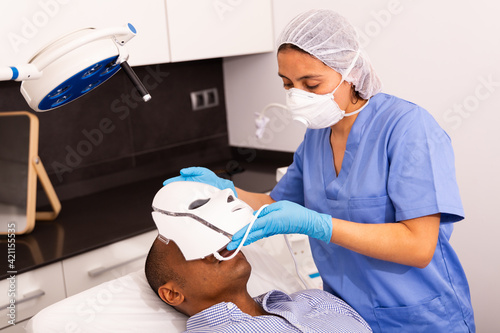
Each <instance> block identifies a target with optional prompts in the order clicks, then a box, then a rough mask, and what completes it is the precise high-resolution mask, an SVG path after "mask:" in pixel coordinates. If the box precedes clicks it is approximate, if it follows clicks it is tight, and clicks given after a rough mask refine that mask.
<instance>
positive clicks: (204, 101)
mask: <svg viewBox="0 0 500 333" xmlns="http://www.w3.org/2000/svg"><path fill="white" fill-rule="evenodd" d="M218 105H219V92H218V91H217V88H211V89H205V90H199V91H193V92H192V93H191V106H192V108H193V111H198V110H203V109H208V108H213V107H215V106H218Z"/></svg>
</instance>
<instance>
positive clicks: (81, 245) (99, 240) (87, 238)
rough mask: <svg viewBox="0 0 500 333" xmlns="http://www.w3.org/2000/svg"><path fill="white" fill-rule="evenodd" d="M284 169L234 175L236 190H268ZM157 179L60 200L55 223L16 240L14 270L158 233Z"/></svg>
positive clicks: (1, 247)
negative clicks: (154, 208) (155, 217)
mask: <svg viewBox="0 0 500 333" xmlns="http://www.w3.org/2000/svg"><path fill="white" fill-rule="evenodd" d="M277 166H282V165H272V164H266V165H264V166H263V165H260V166H259V165H253V166H252V167H251V168H248V167H247V168H245V169H244V171H242V172H239V173H237V174H233V175H231V176H227V175H225V177H226V178H231V179H232V180H233V182H234V184H235V186H237V187H241V188H243V189H245V190H249V191H254V192H261V193H264V192H267V191H270V190H271V189H272V188H273V187H274V185H275V184H276V181H275V170H276V167H277ZM170 176H175V175H169V176H168V177H165V176H164V177H161V178H159V177H156V178H151V179H147V180H143V181H140V182H136V183H131V184H127V185H123V186H119V187H115V188H112V189H109V190H106V191H102V192H98V193H94V194H91V195H87V196H82V197H79V198H75V199H71V200H66V201H63V202H61V206H62V209H61V212H60V214H59V216H58V217H57V219H55V220H54V221H51V222H47V221H37V222H36V225H35V229H34V230H33V232H31V233H30V234H27V235H18V236H16V253H15V254H16V258H15V259H16V260H15V266H16V268H15V270H16V271H17V274H21V273H23V272H27V271H30V270H33V269H36V268H39V267H42V266H45V265H48V264H51V263H54V262H57V261H60V260H63V259H67V258H69V257H72V256H75V255H78V254H81V253H85V252H87V251H91V250H94V249H97V248H99V247H102V246H105V245H109V244H112V243H115V242H118V241H121V240H124V239H127V238H130V237H133V236H136V235H139V234H142V233H145V232H147V231H150V230H153V229H155V225H154V222H153V220H152V218H151V202H152V200H153V197H154V195H155V194H156V192H157V191H158V190H159V189H160V188H161V186H162V183H163V181H164V180H165V179H166V178H169V177H170ZM6 240H7V238H6V237H5V236H2V237H1V238H0V253H4V254H5V256H4V257H5V258H4V260H2V264H0V267H1V268H2V269H1V271H0V280H3V279H5V278H6V277H8V274H7V273H6V272H7V271H8V269H7V260H6V259H7V258H6V257H7V241H6Z"/></svg>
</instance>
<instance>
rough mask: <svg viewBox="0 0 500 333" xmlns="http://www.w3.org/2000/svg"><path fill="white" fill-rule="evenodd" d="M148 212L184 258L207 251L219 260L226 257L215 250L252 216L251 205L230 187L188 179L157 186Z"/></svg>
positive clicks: (203, 254) (228, 240)
mask: <svg viewBox="0 0 500 333" xmlns="http://www.w3.org/2000/svg"><path fill="white" fill-rule="evenodd" d="M152 216H153V220H154V222H155V224H156V227H157V228H158V232H159V234H160V236H161V238H163V239H164V240H172V241H174V242H175V244H176V245H177V246H178V247H179V249H180V250H181V252H182V254H183V255H184V258H185V259H186V260H195V259H202V258H205V257H207V256H209V255H211V254H213V255H214V256H216V257H217V258H218V259H219V260H227V259H230V258H222V259H221V256H220V254H219V253H218V252H219V251H221V250H223V249H225V248H226V245H227V244H229V242H230V241H231V238H232V237H233V235H234V234H235V233H236V232H237V231H238V230H240V229H242V228H243V227H245V226H247V225H249V224H253V221H254V220H255V217H254V215H253V209H252V208H251V207H250V206H249V205H247V204H246V203H245V202H243V201H241V200H239V199H238V198H237V197H236V195H235V194H234V193H233V191H232V190H231V189H225V190H220V189H218V188H216V187H214V186H211V185H208V184H204V183H199V182H192V181H179V182H172V183H169V184H167V185H165V186H164V187H163V188H161V189H160V190H159V191H158V193H156V195H155V197H154V199H153V212H152ZM249 229H250V228H249ZM242 243H243V242H242ZM235 254H236V253H234V255H235ZM231 258H232V256H231Z"/></svg>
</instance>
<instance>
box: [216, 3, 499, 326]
mask: <svg viewBox="0 0 500 333" xmlns="http://www.w3.org/2000/svg"><path fill="white" fill-rule="evenodd" d="M273 6H274V18H275V35H277V34H278V33H279V32H280V31H281V30H282V28H283V27H284V25H285V24H286V23H287V22H288V21H289V20H290V19H291V18H293V17H294V16H295V15H296V14H298V13H300V12H302V11H304V10H307V9H311V8H329V9H334V10H337V11H339V12H340V13H342V14H343V15H345V16H346V17H347V18H348V19H349V20H350V21H351V22H352V23H353V24H354V25H355V26H356V27H357V28H358V30H361V31H362V32H363V34H364V35H365V36H367V38H366V39H365V42H364V44H365V45H366V51H367V52H368V54H369V55H370V58H371V60H372V62H373V64H374V67H375V69H376V70H377V72H378V74H379V76H380V77H381V78H382V80H383V82H384V91H385V92H387V93H390V94H394V95H397V96H399V97H402V98H405V99H407V100H410V101H412V102H415V103H417V104H419V105H421V106H423V107H425V108H426V109H427V110H429V111H430V112H431V113H432V114H433V115H434V117H435V118H436V120H437V121H438V122H439V123H440V124H441V126H442V127H443V128H444V129H445V130H446V131H447V132H448V134H449V135H450V137H451V138H452V140H453V145H454V149H455V154H456V167H457V177H458V182H459V186H460V189H461V195H462V200H463V203H464V207H465V212H466V220H465V221H462V222H460V223H457V224H456V225H455V232H454V234H453V236H452V243H453V245H454V247H455V249H456V251H457V252H458V254H459V256H460V258H461V261H462V264H463V266H464V268H465V270H466V273H467V276H468V279H469V283H470V287H471V293H472V302H473V306H474V310H475V316H476V323H477V327H478V331H479V332H493V331H496V330H497V326H498V324H497V323H496V321H495V320H494V319H495V316H496V315H497V311H498V306H495V304H497V305H498V304H499V301H498V300H499V299H500V283H499V281H500V245H499V244H500V242H498V241H497V237H498V235H499V234H500V223H499V222H500V221H499V220H500V219H499V218H498V215H499V214H498V213H497V211H496V210H497V207H499V206H500V204H499V203H498V202H497V201H498V198H499V197H500V196H499V195H498V194H497V193H496V191H497V190H498V189H499V188H500V176H499V175H498V170H500V153H499V152H500V149H499V147H498V144H499V143H500V130H499V129H498V127H499V125H500V38H499V37H498V33H499V32H500V20H498V17H497V14H498V13H499V12H500V4H498V2H495V1H490V0H477V1H474V2H472V1H471V2H458V1H451V0H443V1H430V0H420V1H409V0H407V1H405V0H401V1H397V0H394V1H393V0H358V1H332V0H324V1H320V0H309V1H301V0H293V1H291V0H274V1H273ZM391 11H392V13H391ZM224 71H225V86H226V103H227V109H228V123H229V134H230V143H231V145H233V146H243V147H254V148H264V149H274V150H280V151H290V152H291V151H294V150H295V149H296V147H297V146H298V144H299V143H300V141H301V140H302V135H303V132H304V130H303V129H302V128H301V127H300V126H298V125H296V124H291V122H290V121H289V120H288V118H286V117H284V116H283V115H280V116H279V117H276V116H274V117H273V123H272V125H273V126H272V127H271V128H270V129H269V130H268V131H266V135H265V136H264V140H263V141H260V142H259V141H257V140H256V139H255V136H254V131H255V126H254V122H253V120H254V118H253V114H254V113H255V112H258V111H260V110H261V109H262V108H263V107H264V106H265V105H267V104H268V103H271V102H279V103H284V93H283V89H282V83H281V80H280V79H279V78H278V76H277V64H276V59H275V54H261V55H253V56H245V57H235V58H228V59H225V60H224ZM273 111H274V110H273ZM269 114H273V112H270V113H269Z"/></svg>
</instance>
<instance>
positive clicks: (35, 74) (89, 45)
mask: <svg viewBox="0 0 500 333" xmlns="http://www.w3.org/2000/svg"><path fill="white" fill-rule="evenodd" d="M136 32H137V31H136V29H135V27H134V26H133V25H132V24H130V23H128V24H127V25H126V26H125V27H121V28H109V29H99V30H98V29H93V28H88V29H82V30H78V31H75V32H73V33H71V34H68V35H66V36H64V37H62V38H60V39H58V40H56V41H55V42H53V43H51V44H50V45H48V46H47V47H45V48H44V49H42V50H41V51H39V52H38V53H37V54H36V55H35V56H34V57H33V58H32V59H31V60H30V61H29V64H27V65H24V66H19V67H10V68H0V79H9V80H17V81H22V84H21V93H22V95H23V96H24V98H25V99H26V101H27V102H28V104H29V106H30V107H31V108H32V109H33V110H35V111H48V110H53V109H55V108H58V107H61V106H63V105H66V104H67V103H69V102H71V101H74V100H75V99H77V98H79V97H81V96H83V95H85V94H87V93H89V92H90V91H92V90H93V89H95V88H96V87H98V86H99V85H101V84H103V83H104V82H105V81H106V80H108V79H109V78H111V77H112V76H113V75H114V74H116V73H117V72H118V71H119V70H120V68H124V69H125V72H126V73H127V75H129V77H131V79H132V81H133V83H134V84H135V85H136V86H139V87H138V90H139V92H141V93H142V95H143V99H144V101H148V100H149V99H150V98H151V96H150V95H149V94H148V93H147V91H146V90H145V88H144V86H143V85H142V83H140V81H138V79H137V76H135V73H133V71H132V69H131V68H130V66H128V64H127V62H126V61H127V59H128V52H127V49H126V48H125V47H124V46H123V45H124V44H125V43H127V42H128V41H129V40H130V39H132V38H133V37H134V36H135V34H136ZM132 76H133V77H132Z"/></svg>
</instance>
